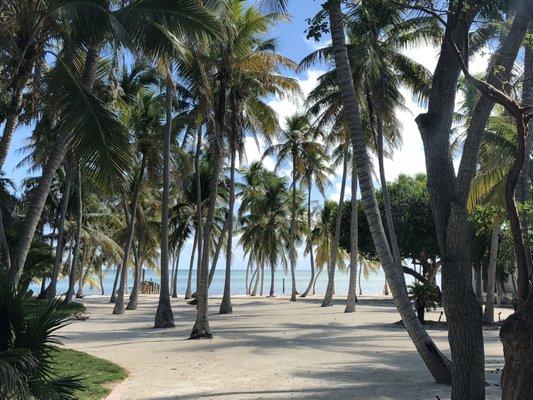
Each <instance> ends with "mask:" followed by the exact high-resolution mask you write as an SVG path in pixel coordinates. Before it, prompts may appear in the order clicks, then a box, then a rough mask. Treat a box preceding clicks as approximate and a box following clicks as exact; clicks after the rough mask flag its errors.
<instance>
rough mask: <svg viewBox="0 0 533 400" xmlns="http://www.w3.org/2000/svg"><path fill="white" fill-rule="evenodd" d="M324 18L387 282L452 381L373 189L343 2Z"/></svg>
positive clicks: (422, 348)
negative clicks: (418, 310)
mask: <svg viewBox="0 0 533 400" xmlns="http://www.w3.org/2000/svg"><path fill="white" fill-rule="evenodd" d="M322 15H326V16H327V17H328V19H329V25H330V32H331V38H332V48H333V54H334V60H335V67H336V71H337V80H338V85H339V89H340V93H341V98H342V104H343V107H344V110H351V111H350V112H347V111H345V112H344V117H345V119H346V123H347V127H348V131H349V132H350V135H351V138H352V142H353V146H354V150H355V153H354V162H355V164H356V168H357V175H358V178H359V184H360V188H361V195H362V200H363V204H364V209H365V214H366V217H367V219H368V222H369V227H370V231H371V234H372V238H373V240H374V245H375V247H376V250H377V253H378V254H379V258H380V260H381V262H382V265H383V269H384V271H385V275H386V277H387V281H388V282H389V285H390V287H391V291H392V294H393V298H394V301H395V304H396V307H397V309H398V311H399V313H400V315H401V317H402V321H403V323H404V325H405V327H406V329H407V331H408V332H409V335H410V336H411V339H412V340H413V342H414V344H415V346H416V348H417V350H418V352H419V354H420V355H421V357H422V359H423V360H424V361H425V363H426V365H427V367H428V369H429V370H430V372H431V373H432V375H433V376H434V378H435V379H436V380H437V381H438V382H448V383H449V382H450V381H451V374H450V363H449V361H448V360H447V359H446V358H445V357H444V355H443V354H441V353H440V352H439V350H438V349H437V347H436V346H435V344H434V343H433V341H432V340H431V338H430V337H429V335H428V334H427V332H426V331H425V330H424V328H423V327H422V325H421V323H420V321H419V320H418V318H417V316H416V314H415V313H414V311H413V309H412V307H411V303H410V301H409V297H408V295H407V291H406V290H405V285H403V284H402V282H401V280H400V277H399V275H398V270H397V266H396V262H395V260H394V257H393V254H392V253H391V249H390V246H389V244H388V241H387V236H386V234H385V230H384V228H383V224H382V221H381V215H380V212H379V208H378V203H377V199H376V195H375V192H374V187H373V181H372V173H371V167H370V160H369V156H368V153H367V149H366V143H365V140H364V135H363V123H362V119H361V114H360V110H359V104H358V98H357V92H356V90H355V86H354V80H353V77H352V69H351V65H350V60H349V56H348V50H347V46H346V37H345V32H344V17H343V13H342V8H341V2H340V1H339V0H329V1H328V2H327V3H326V4H325V5H324V9H323V14H322Z"/></svg>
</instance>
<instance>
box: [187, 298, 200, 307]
mask: <svg viewBox="0 0 533 400" xmlns="http://www.w3.org/2000/svg"><path fill="white" fill-rule="evenodd" d="M187 304H190V305H191V306H196V305H198V299H193V300H191V301H189V302H188V303H187Z"/></svg>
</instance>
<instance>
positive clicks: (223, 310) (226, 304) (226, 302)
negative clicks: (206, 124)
mask: <svg viewBox="0 0 533 400" xmlns="http://www.w3.org/2000/svg"><path fill="white" fill-rule="evenodd" d="M230 152H231V154H230V158H231V161H230V181H229V205H228V248H227V251H226V273H225V278H224V294H223V296H222V303H221V304H220V314H231V313H232V312H233V306H232V305H231V264H232V257H233V254H232V252H233V247H232V240H233V212H234V207H235V149H234V147H233V146H232V145H230ZM222 239H223V237H221V238H220V239H219V241H221V240H222Z"/></svg>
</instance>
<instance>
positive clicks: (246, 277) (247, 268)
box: [244, 263, 250, 296]
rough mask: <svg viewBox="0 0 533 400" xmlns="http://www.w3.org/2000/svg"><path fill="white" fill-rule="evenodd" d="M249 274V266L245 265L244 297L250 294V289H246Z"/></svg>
mask: <svg viewBox="0 0 533 400" xmlns="http://www.w3.org/2000/svg"><path fill="white" fill-rule="evenodd" d="M249 273H250V264H249V263H248V265H246V272H245V273H244V287H245V288H246V295H247V296H248V295H249V294H250V289H249V288H248V275H249Z"/></svg>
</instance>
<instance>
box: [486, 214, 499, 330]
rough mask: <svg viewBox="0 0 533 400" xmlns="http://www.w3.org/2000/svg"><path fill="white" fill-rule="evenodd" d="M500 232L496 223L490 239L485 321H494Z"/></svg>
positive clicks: (489, 322) (490, 322)
mask: <svg viewBox="0 0 533 400" xmlns="http://www.w3.org/2000/svg"><path fill="white" fill-rule="evenodd" d="M499 233H500V226H499V224H497V223H495V224H494V227H493V228H492V234H491V240H490V257H489V267H488V270H487V299H486V300H485V311H484V313H483V322H485V323H487V324H492V323H494V289H495V287H496V266H497V263H498V235H499Z"/></svg>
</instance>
